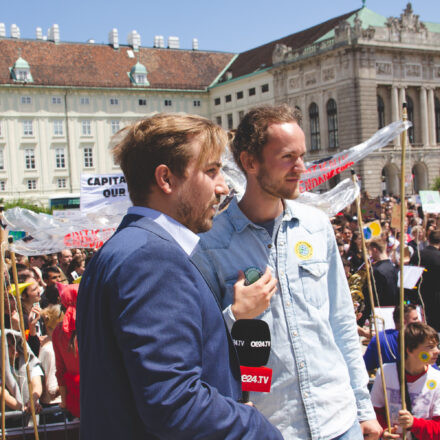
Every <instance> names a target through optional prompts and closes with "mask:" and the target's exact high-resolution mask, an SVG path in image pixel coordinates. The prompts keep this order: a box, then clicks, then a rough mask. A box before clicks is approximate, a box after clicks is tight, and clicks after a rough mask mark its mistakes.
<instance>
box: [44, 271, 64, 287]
mask: <svg viewBox="0 0 440 440" xmlns="http://www.w3.org/2000/svg"><path fill="white" fill-rule="evenodd" d="M43 281H44V282H45V284H46V286H47V287H49V286H55V285H56V284H57V283H60V282H61V270H60V268H59V267H57V266H48V267H46V268H45V269H44V270H43Z"/></svg>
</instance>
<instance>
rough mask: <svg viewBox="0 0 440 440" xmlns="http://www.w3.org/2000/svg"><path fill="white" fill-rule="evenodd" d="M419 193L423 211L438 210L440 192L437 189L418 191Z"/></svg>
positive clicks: (439, 206)
mask: <svg viewBox="0 0 440 440" xmlns="http://www.w3.org/2000/svg"><path fill="white" fill-rule="evenodd" d="M419 194H420V200H421V202H422V208H423V211H424V212H427V213H430V212H431V213H438V212H440V194H439V192H438V191H419Z"/></svg>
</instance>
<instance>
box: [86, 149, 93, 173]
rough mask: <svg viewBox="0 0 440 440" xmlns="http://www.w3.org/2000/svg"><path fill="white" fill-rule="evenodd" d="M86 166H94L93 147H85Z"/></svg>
mask: <svg viewBox="0 0 440 440" xmlns="http://www.w3.org/2000/svg"><path fill="white" fill-rule="evenodd" d="M84 168H93V149H92V148H90V147H87V148H84Z"/></svg>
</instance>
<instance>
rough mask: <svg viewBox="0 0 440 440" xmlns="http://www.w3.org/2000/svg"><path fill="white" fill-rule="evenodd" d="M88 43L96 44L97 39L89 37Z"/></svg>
mask: <svg viewBox="0 0 440 440" xmlns="http://www.w3.org/2000/svg"><path fill="white" fill-rule="evenodd" d="M87 43H89V44H95V40H94V39H93V38H89V39H88V40H87Z"/></svg>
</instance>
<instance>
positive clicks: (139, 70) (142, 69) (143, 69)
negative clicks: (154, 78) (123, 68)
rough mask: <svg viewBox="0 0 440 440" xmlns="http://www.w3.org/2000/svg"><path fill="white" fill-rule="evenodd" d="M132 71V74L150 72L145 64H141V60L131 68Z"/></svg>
mask: <svg viewBox="0 0 440 440" xmlns="http://www.w3.org/2000/svg"><path fill="white" fill-rule="evenodd" d="M130 73H131V74H132V75H134V74H136V73H137V74H142V73H144V74H145V75H146V74H147V73H148V72H147V68H146V67H145V66H144V65H143V64H141V63H140V62H139V61H138V62H137V63H136V64H135V65H134V66H133V67H132V69H131V70H130Z"/></svg>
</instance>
